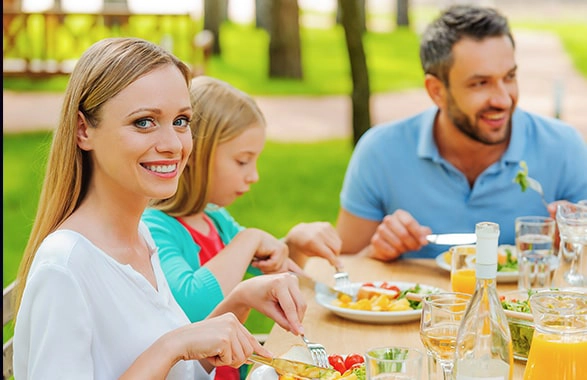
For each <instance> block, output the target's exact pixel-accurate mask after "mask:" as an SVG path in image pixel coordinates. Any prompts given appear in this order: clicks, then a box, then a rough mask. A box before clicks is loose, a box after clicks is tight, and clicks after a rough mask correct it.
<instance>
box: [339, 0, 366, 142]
mask: <svg viewBox="0 0 587 380" xmlns="http://www.w3.org/2000/svg"><path fill="white" fill-rule="evenodd" d="M339 5H340V9H341V16H342V17H341V19H342V26H343V28H344V35H345V38H346V44H347V50H348V53H349V60H350V65H351V76H352V81H353V92H352V95H351V99H352V108H353V117H352V119H353V145H356V144H357V141H359V138H360V137H361V136H362V135H363V133H365V132H366V131H367V130H368V129H369V128H370V127H371V111H370V108H369V102H370V97H371V92H370V89H369V71H368V69H367V59H366V58H365V50H364V48H363V41H362V31H361V22H360V20H359V17H358V14H359V13H358V12H357V9H356V7H357V3H356V1H355V0H339Z"/></svg>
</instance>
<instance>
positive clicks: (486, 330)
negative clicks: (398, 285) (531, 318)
mask: <svg viewBox="0 0 587 380" xmlns="http://www.w3.org/2000/svg"><path fill="white" fill-rule="evenodd" d="M475 233H476V234H477V250H476V253H475V255H476V263H475V277H476V284H475V292H474V293H473V297H472V298H471V301H470V302H469V305H468V306H467V311H466V312H465V315H464V317H463V320H462V321H461V325H460V327H459V331H458V334H457V344H456V351H455V361H454V371H453V373H454V376H455V377H454V378H455V379H456V380H477V379H491V380H506V379H508V380H511V379H512V378H513V369H514V367H513V364H514V357H513V351H512V338H511V335H510V329H509V326H508V322H507V318H506V315H505V313H504V311H503V308H502V306H501V303H500V301H499V296H498V295H497V288H496V281H495V278H496V276H497V245H498V244H497V243H498V238H499V225H498V224H496V223H491V222H481V223H477V225H476V226H475Z"/></svg>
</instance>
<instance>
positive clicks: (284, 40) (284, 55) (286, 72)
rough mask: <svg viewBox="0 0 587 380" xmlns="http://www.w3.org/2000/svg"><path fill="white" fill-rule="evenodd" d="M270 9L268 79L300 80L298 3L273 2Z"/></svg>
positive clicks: (295, 0)
mask: <svg viewBox="0 0 587 380" xmlns="http://www.w3.org/2000/svg"><path fill="white" fill-rule="evenodd" d="M270 7H271V10H270V14H271V29H270V36H269V77H270V78H295V79H302V77H303V74H302V53H301V41H300V21H299V13H300V9H299V7H298V1H297V0H273V1H271V5H270Z"/></svg>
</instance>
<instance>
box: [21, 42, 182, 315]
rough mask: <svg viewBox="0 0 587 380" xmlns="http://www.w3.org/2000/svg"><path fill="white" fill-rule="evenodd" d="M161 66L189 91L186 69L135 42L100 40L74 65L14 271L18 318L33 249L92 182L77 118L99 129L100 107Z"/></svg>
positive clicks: (168, 56)
mask: <svg viewBox="0 0 587 380" xmlns="http://www.w3.org/2000/svg"><path fill="white" fill-rule="evenodd" d="M165 65H175V66H176V67H177V68H178V69H179V70H180V72H181V73H182V74H183V76H184V78H185V81H186V86H189V82H190V79H191V72H190V68H189V67H188V66H187V65H185V64H184V63H183V62H181V61H180V60H179V59H177V58H176V57H175V56H173V55H172V54H170V53H169V52H167V51H166V50H164V49H162V48H161V47H159V46H157V45H155V44H153V43H151V42H148V41H145V40H142V39H138V38H107V39H103V40H100V41H98V42H96V43H95V44H93V45H92V46H90V48H89V49H88V50H86V51H85V52H84V54H83V55H82V56H81V58H80V60H79V61H78V63H77V64H76V66H75V68H74V70H73V72H72V73H71V77H70V79H69V83H68V84H67V88H66V90H65V98H64V101H63V106H62V108H61V114H60V119H59V125H58V126H57V129H56V130H55V132H54V134H53V142H52V144H51V149H50V152H49V157H48V161H47V168H46V172H45V179H44V182H43V187H42V189H41V195H40V198H39V204H38V209H37V215H36V217H35V221H34V223H33V227H32V230H31V234H30V237H29V241H28V243H27V246H26V248H25V250H24V255H23V258H22V261H21V263H20V268H19V270H18V276H17V281H18V283H17V289H16V309H15V310H16V311H17V312H18V309H19V306H20V302H21V300H22V295H23V292H24V288H25V286H26V280H27V276H28V273H29V270H30V268H31V264H32V262H33V259H34V257H35V254H36V252H37V249H38V248H39V246H40V245H41V242H42V241H43V239H45V238H46V237H47V235H49V234H50V233H51V232H53V231H55V230H56V229H57V228H58V227H59V225H61V223H63V221H64V220H65V219H66V218H68V217H69V216H70V215H71V214H72V213H73V212H74V211H75V210H76V209H77V208H78V206H79V204H80V203H81V201H82V200H83V198H84V196H85V194H86V192H87V187H88V184H89V181H90V178H91V176H92V172H91V169H90V168H91V166H90V163H89V156H88V155H87V153H86V152H84V151H82V150H81V149H79V147H78V145H77V138H76V136H77V125H78V124H77V121H78V112H82V113H83V114H84V115H85V117H86V118H87V120H88V122H89V124H90V125H91V126H92V127H97V126H98V125H99V123H100V119H101V110H102V106H103V105H104V103H106V102H107V101H108V100H109V99H111V98H112V97H114V96H116V95H117V94H118V93H119V92H121V91H122V90H123V89H125V88H126V87H127V86H128V85H130V84H131V83H133V82H134V81H136V80H137V79H138V78H140V77H142V76H144V75H145V74H147V73H149V72H151V71H152V70H155V69H157V68H160V67H163V66H165ZM15 319H16V316H15Z"/></svg>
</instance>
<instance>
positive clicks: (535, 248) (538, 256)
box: [515, 216, 557, 290]
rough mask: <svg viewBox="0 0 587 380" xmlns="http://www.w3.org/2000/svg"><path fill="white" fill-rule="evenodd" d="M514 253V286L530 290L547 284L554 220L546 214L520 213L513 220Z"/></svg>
mask: <svg viewBox="0 0 587 380" xmlns="http://www.w3.org/2000/svg"><path fill="white" fill-rule="evenodd" d="M515 228H516V251H517V254H518V272H519V274H520V275H519V277H518V288H519V289H520V290H530V289H537V288H548V287H550V286H551V278H552V277H551V276H552V270H553V268H554V266H555V263H556V261H557V260H556V256H554V233H555V231H556V222H555V220H554V219H553V218H550V217H546V216H521V217H519V218H516V220H515Z"/></svg>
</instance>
